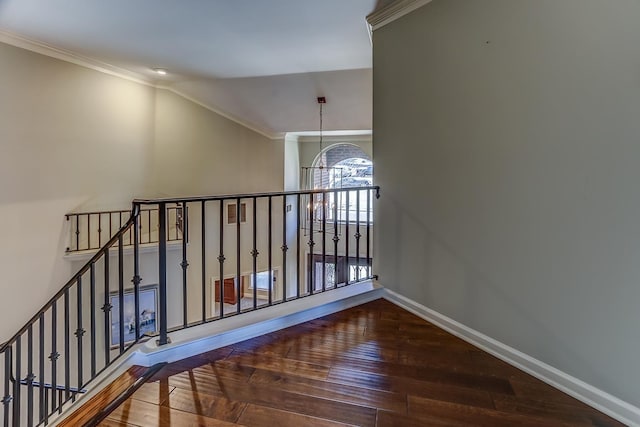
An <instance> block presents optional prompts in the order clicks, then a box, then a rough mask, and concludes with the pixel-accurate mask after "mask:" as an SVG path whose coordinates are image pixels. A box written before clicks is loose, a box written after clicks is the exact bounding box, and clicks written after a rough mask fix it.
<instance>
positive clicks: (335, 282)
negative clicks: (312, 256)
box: [333, 190, 340, 289]
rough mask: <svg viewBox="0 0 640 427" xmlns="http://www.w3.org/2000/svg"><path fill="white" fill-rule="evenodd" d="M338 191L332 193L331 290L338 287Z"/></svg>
mask: <svg viewBox="0 0 640 427" xmlns="http://www.w3.org/2000/svg"><path fill="white" fill-rule="evenodd" d="M338 234H339V229H338V191H337V190H334V193H333V288H334V289H335V288H337V287H338V242H339V241H340V237H338Z"/></svg>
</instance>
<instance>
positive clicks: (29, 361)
mask: <svg viewBox="0 0 640 427" xmlns="http://www.w3.org/2000/svg"><path fill="white" fill-rule="evenodd" d="M33 357H34V355H33V323H32V324H29V329H27V372H28V373H27V376H26V377H25V382H26V383H27V426H28V427H32V426H33V380H34V379H35V375H33Z"/></svg>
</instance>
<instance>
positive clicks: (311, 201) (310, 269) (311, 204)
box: [307, 193, 316, 295]
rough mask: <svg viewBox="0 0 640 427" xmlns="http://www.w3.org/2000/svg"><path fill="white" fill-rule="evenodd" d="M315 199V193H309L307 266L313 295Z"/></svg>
mask: <svg viewBox="0 0 640 427" xmlns="http://www.w3.org/2000/svg"><path fill="white" fill-rule="evenodd" d="M315 210H316V208H315V201H314V198H313V193H310V194H309V257H308V258H309V266H307V271H308V274H307V289H308V290H309V293H310V294H311V295H313V287H314V280H313V276H314V274H313V247H314V246H315V242H314V241H313V221H314V219H315V216H316V215H315Z"/></svg>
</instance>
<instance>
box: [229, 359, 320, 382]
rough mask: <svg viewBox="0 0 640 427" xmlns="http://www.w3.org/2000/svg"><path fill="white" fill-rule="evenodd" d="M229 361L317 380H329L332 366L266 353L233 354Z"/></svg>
mask: <svg viewBox="0 0 640 427" xmlns="http://www.w3.org/2000/svg"><path fill="white" fill-rule="evenodd" d="M227 360H229V361H230V362H234V363H237V364H239V365H242V366H248V367H252V368H260V369H263V370H267V371H274V372H291V373H293V374H295V375H300V376H304V377H307V378H316V379H325V378H327V375H329V366H331V365H330V364H327V365H323V364H317V363H308V362H303V361H300V360H293V359H286V358H283V357H274V356H273V355H271V354H264V353H260V354H258V353H244V354H241V355H235V354H234V353H232V354H231V355H230V356H229V357H228V359H227Z"/></svg>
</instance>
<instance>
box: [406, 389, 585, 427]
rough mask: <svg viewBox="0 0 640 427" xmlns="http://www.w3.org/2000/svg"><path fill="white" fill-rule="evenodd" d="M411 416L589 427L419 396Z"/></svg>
mask: <svg viewBox="0 0 640 427" xmlns="http://www.w3.org/2000/svg"><path fill="white" fill-rule="evenodd" d="M407 399H408V401H409V411H408V413H409V415H410V416H413V417H429V416H435V417H438V418H442V419H448V420H451V421H452V422H456V423H468V424H469V425H476V426H492V427H494V426H495V427H503V426H504V427H511V426H515V425H517V426H522V427H539V426H546V427H560V426H585V427H586V426H589V425H590V424H589V423H585V422H567V421H562V420H557V419H554V417H552V416H548V415H549V414H548V413H538V414H535V415H521V414H518V413H513V412H502V411H497V410H493V409H486V408H478V407H475V406H468V405H460V404H456V403H450V402H443V401H440V400H432V399H425V398H422V397H417V396H408V398H407Z"/></svg>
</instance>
